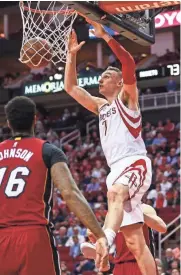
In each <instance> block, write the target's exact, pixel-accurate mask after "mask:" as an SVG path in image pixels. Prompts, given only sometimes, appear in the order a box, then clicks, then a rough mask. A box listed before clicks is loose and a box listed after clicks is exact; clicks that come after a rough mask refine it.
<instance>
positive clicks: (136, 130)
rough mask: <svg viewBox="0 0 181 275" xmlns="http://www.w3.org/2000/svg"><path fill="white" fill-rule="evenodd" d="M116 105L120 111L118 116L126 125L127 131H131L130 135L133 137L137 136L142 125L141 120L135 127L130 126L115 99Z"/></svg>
mask: <svg viewBox="0 0 181 275" xmlns="http://www.w3.org/2000/svg"><path fill="white" fill-rule="evenodd" d="M115 103H116V106H117V108H118V111H119V113H120V116H121V118H122V120H123V122H124V124H125V125H126V127H127V128H128V130H129V132H130V133H131V135H132V136H133V137H134V138H137V137H138V136H139V134H140V132H141V129H142V126H141V121H140V125H139V126H138V127H137V128H134V127H132V126H131V125H129V123H128V122H127V121H126V119H125V118H124V116H123V114H122V111H121V109H120V108H119V105H118V103H117V100H115Z"/></svg>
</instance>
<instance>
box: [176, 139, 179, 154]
mask: <svg viewBox="0 0 181 275" xmlns="http://www.w3.org/2000/svg"><path fill="white" fill-rule="evenodd" d="M175 154H176V155H180V140H178V141H177V148H176V152H175Z"/></svg>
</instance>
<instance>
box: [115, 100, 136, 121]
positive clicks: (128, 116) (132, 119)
mask: <svg viewBox="0 0 181 275" xmlns="http://www.w3.org/2000/svg"><path fill="white" fill-rule="evenodd" d="M116 101H117V103H118V105H119V107H120V109H121V111H122V112H123V114H124V115H125V116H126V117H127V118H128V119H129V120H130V121H131V122H133V123H137V122H139V121H140V119H141V115H139V116H138V117H136V118H135V117H132V116H130V115H129V114H128V113H127V112H126V111H125V110H124V109H123V107H122V106H121V103H120V102H119V99H116Z"/></svg>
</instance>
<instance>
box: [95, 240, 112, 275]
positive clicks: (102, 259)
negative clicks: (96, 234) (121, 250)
mask: <svg viewBox="0 0 181 275" xmlns="http://www.w3.org/2000/svg"><path fill="white" fill-rule="evenodd" d="M108 259H109V247H108V242H107V239H106V237H102V238H99V239H98V240H97V242H96V261H95V263H96V267H97V268H99V269H101V270H102V271H106V270H109V260H108Z"/></svg>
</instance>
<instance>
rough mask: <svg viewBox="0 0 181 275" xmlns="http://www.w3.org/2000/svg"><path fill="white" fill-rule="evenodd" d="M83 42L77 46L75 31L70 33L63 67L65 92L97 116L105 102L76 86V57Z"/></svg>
mask: <svg viewBox="0 0 181 275" xmlns="http://www.w3.org/2000/svg"><path fill="white" fill-rule="evenodd" d="M84 43H85V42H84V41H83V42H81V43H80V44H78V42H77V36H76V33H75V31H74V30H73V31H72V34H71V36H70V40H69V52H68V56H67V63H66V66H65V79H64V88H65V91H66V92H67V93H68V94H69V95H70V96H72V97H73V98H74V99H75V100H76V101H78V102H79V103H80V104H81V105H83V106H84V107H85V108H86V109H88V110H89V111H91V112H93V113H95V114H98V108H99V105H102V104H104V103H105V102H106V101H105V100H104V99H102V98H97V97H94V96H91V94H89V93H88V92H87V91H86V90H85V89H83V88H81V87H79V86H78V83H77V72H76V56H77V52H78V51H79V50H80V49H81V47H82V46H83V44H84Z"/></svg>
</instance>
